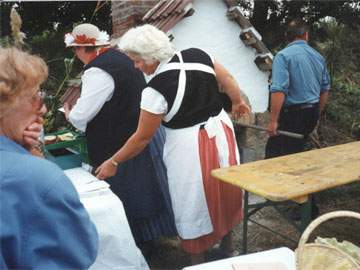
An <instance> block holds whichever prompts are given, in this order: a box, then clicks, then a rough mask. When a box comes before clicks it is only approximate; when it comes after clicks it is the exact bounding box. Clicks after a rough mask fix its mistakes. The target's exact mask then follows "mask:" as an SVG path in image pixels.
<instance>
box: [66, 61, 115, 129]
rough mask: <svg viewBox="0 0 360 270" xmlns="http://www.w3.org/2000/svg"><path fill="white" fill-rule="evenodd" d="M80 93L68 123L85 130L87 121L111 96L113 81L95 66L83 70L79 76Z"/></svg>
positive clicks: (113, 86) (113, 87) (107, 74)
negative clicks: (80, 83)
mask: <svg viewBox="0 0 360 270" xmlns="http://www.w3.org/2000/svg"><path fill="white" fill-rule="evenodd" d="M81 82H82V87H81V95H80V97H79V99H78V100H77V101H76V104H75V105H74V107H73V108H72V109H71V111H70V114H69V121H70V123H71V124H72V125H73V126H74V127H76V128H77V129H79V130H81V131H83V132H85V130H86V126H87V123H89V122H90V121H91V120H92V119H93V118H94V117H95V116H96V115H97V114H98V113H99V111H100V110H101V108H102V107H103V105H104V104H105V102H106V101H109V100H110V99H111V98H112V95H113V92H114V89H115V82H114V79H113V78H112V77H111V76H110V74H109V73H107V72H105V71H104V70H102V69H100V68H96V67H92V68H89V69H87V70H85V72H84V74H83V75H82V77H81Z"/></svg>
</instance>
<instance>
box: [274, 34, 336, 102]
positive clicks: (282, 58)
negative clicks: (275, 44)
mask: <svg viewBox="0 0 360 270" xmlns="http://www.w3.org/2000/svg"><path fill="white" fill-rule="evenodd" d="M329 89H330V76H329V73H328V71H327V68H326V63H325V59H324V57H322V56H321V55H320V53H318V52H317V51H316V50H315V49H313V48H312V47H310V46H309V45H308V44H307V42H306V41H304V40H296V41H293V42H292V43H290V44H289V45H288V46H287V47H286V48H284V49H283V50H281V51H280V52H279V53H278V54H277V55H276V56H275V58H274V63H273V68H272V83H271V87H270V92H283V93H284V94H285V106H286V105H293V104H300V103H316V102H319V97H320V92H321V91H328V90H329Z"/></svg>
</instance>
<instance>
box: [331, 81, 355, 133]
mask: <svg viewBox="0 0 360 270" xmlns="http://www.w3.org/2000/svg"><path fill="white" fill-rule="evenodd" d="M332 86H333V87H332V90H331V93H330V99H329V103H328V106H327V108H326V111H325V113H326V117H327V118H328V119H329V120H331V121H333V122H335V123H336V124H337V126H338V127H339V128H341V129H342V130H343V131H346V132H345V133H348V134H349V135H350V136H355V135H356V133H357V132H359V129H360V84H359V83H354V82H346V81H344V80H342V79H339V78H335V79H334V81H333V84H332Z"/></svg>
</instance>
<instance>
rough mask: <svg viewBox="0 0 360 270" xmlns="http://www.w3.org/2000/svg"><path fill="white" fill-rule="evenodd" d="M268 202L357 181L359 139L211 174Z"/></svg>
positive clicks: (304, 197)
mask: <svg viewBox="0 0 360 270" xmlns="http://www.w3.org/2000/svg"><path fill="white" fill-rule="evenodd" d="M211 174H212V175H213V176H214V177H216V178H218V179H219V180H221V181H224V182H227V183H230V184H233V185H235V186H238V187H240V188H242V189H245V190H247V191H249V192H251V193H254V194H257V195H260V196H262V197H264V198H266V199H269V200H271V201H286V200H294V201H297V202H299V203H303V202H305V201H307V197H308V195H309V194H311V193H315V192H318V191H321V190H325V189H329V188H332V187H336V186H340V185H344V184H347V183H351V182H355V181H358V180H360V141H357V142H351V143H346V144H340V145H336V146H332V147H326V148H322V149H316V150H311V151H305V152H301V153H296V154H291V155H287V156H282V157H277V158H272V159H266V160H259V161H255V162H250V163H245V164H241V165H238V166H231V167H227V168H221V169H215V170H213V171H212V173H211Z"/></svg>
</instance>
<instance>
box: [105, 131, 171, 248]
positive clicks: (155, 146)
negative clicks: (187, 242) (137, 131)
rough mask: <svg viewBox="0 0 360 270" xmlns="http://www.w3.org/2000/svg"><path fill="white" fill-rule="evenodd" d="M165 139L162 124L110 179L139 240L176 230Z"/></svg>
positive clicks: (132, 229)
mask: <svg viewBox="0 0 360 270" xmlns="http://www.w3.org/2000/svg"><path fill="white" fill-rule="evenodd" d="M164 141H165V132H164V130H163V128H162V127H160V128H159V129H158V131H157V132H156V134H155V136H154V138H153V139H152V141H151V142H150V144H149V145H148V146H147V147H146V148H145V149H144V150H143V151H142V152H141V153H140V154H139V155H137V156H136V157H134V158H133V159H131V160H129V161H127V162H125V163H123V164H121V165H120V166H119V169H118V172H117V174H116V175H115V176H114V177H112V178H110V179H108V180H107V181H108V183H109V184H110V187H111V189H112V191H113V192H114V193H115V194H116V195H117V196H119V198H120V199H121V201H122V202H123V204H124V208H125V212H126V215H127V218H128V221H129V224H130V228H131V231H132V233H133V236H134V238H135V241H136V242H137V243H141V242H145V241H149V240H154V239H157V238H159V237H160V236H161V235H166V236H171V235H176V234H177V232H176V228H175V224H174V215H173V212H172V207H171V201H170V195H169V188H168V182H167V174H166V167H165V164H164V162H163V159H162V152H163V146H164Z"/></svg>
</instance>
